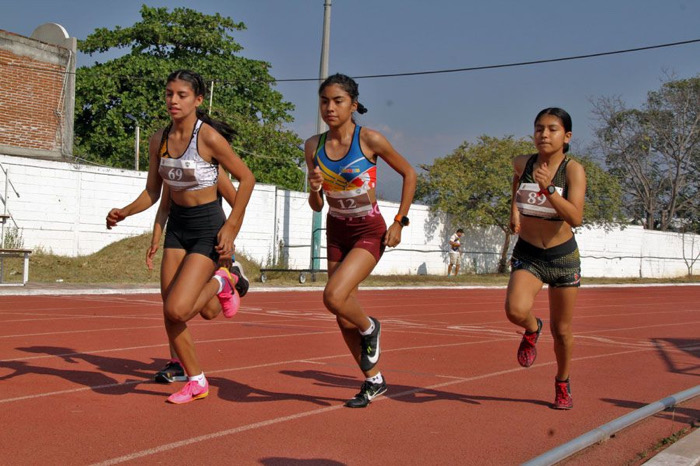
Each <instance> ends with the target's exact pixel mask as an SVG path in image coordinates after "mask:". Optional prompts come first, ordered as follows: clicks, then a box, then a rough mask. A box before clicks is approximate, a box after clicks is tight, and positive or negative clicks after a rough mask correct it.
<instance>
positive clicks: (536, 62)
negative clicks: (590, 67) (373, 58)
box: [2, 39, 700, 84]
mask: <svg viewBox="0 0 700 466" xmlns="http://www.w3.org/2000/svg"><path fill="white" fill-rule="evenodd" d="M698 42H700V39H690V40H683V41H677V42H668V43H665V44H657V45H648V46H644V47H634V48H628V49H622V50H612V51H608V52H596V53H588V54H583V55H573V56H568V57H557V58H545V59H541V60H529V61H519V62H512V63H501V64H496V65H480V66H469V67H463V68H447V69H438V70H424V71H408V72H401V73H382V74H367V75H358V76H352V77H353V78H354V79H375V78H395V77H403V76H422V75H431V74H446V73H464V72H470V71H482V70H493V69H499V68H513V67H518V66H531V65H541V64H546V63H557V62H563V61H573V60H583V59H589V58H597V57H605V56H611V55H620V54H625V53H635V52H642V51H647V50H655V49H662V48H668V47H678V46H682V45H689V44H695V43H698ZM2 65H3V66H9V67H17V68H25V69H31V70H34V71H41V72H47V73H57V74H62V73H67V74H68V73H73V72H69V71H65V72H64V71H59V70H51V69H46V68H38V67H33V66H27V65H22V64H17V63H2ZM111 76H112V77H114V78H125V79H138V80H149V79H152V78H148V77H143V76H128V75H111ZM213 80H214V81H215V82H216V83H220V84H235V83H234V82H232V81H228V80H226V79H213ZM318 80H319V78H318V77H316V78H282V79H275V78H272V80H271V82H278V83H280V82H312V81H318ZM207 81H212V78H211V77H207Z"/></svg>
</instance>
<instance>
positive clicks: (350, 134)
mask: <svg viewBox="0 0 700 466" xmlns="http://www.w3.org/2000/svg"><path fill="white" fill-rule="evenodd" d="M318 94H319V98H320V99H319V100H320V111H321V116H322V117H323V121H325V122H326V124H327V125H328V127H329V130H328V131H327V132H326V133H323V134H317V135H316V136H313V137H311V138H309V139H308V140H307V141H306V144H305V146H304V152H305V155H306V165H307V167H308V170H309V186H310V189H311V191H310V192H309V205H310V206H311V208H312V209H313V210H315V211H316V212H320V211H321V210H322V209H323V205H324V197H325V199H326V200H327V201H328V215H327V216H326V244H327V259H328V283H327V284H326V288H325V290H324V291H323V302H324V304H325V305H326V308H328V310H329V311H330V312H332V313H333V314H335V316H336V320H337V322H338V327H340V331H341V333H342V334H343V339H344V340H345V343H346V345H347V346H348V349H349V350H350V353H351V354H352V355H353V357H354V359H355V361H356V362H357V364H358V365H359V366H360V370H362V372H363V373H364V375H365V381H364V383H363V384H362V387H361V388H360V391H359V393H358V394H357V395H355V397H354V398H352V399H351V400H348V401H347V402H346V403H345V406H348V407H350V408H364V407H365V406H367V405H368V404H369V403H370V402H371V401H372V400H373V399H374V398H376V397H378V396H379V395H381V394H383V393H384V392H386V389H387V388H386V381H385V380H384V377H383V376H382V374H381V372H379V368H378V367H377V362H378V361H379V356H380V354H381V349H380V335H381V324H380V323H379V321H378V320H377V319H375V318H374V317H369V316H367V314H365V312H364V310H363V309H362V307H361V306H360V303H359V302H358V300H357V290H358V287H359V285H360V283H361V282H362V281H363V280H364V279H365V278H367V277H368V276H369V274H370V273H371V272H372V270H373V269H374V267H375V266H376V265H377V262H378V261H379V259H380V257H381V256H382V253H383V252H384V248H385V247H386V246H389V247H394V246H396V245H398V244H399V242H400V241H401V229H402V228H403V227H405V226H407V225H408V223H409V222H408V217H406V215H408V209H409V208H410V206H411V202H413V195H414V192H415V189H416V172H415V170H414V169H413V167H411V165H410V164H409V163H408V162H407V161H406V159H404V158H403V157H402V156H401V154H399V153H398V152H396V150H395V149H394V148H393V147H392V146H391V144H390V143H389V141H387V140H386V138H385V137H384V136H382V135H381V134H380V133H379V132H377V131H374V130H371V129H368V128H363V127H360V126H358V125H357V124H356V123H355V121H354V119H353V117H352V114H353V112H355V111H357V112H358V113H364V112H366V111H367V110H366V109H365V108H364V106H362V104H360V103H359V102H358V101H357V97H358V89H357V83H356V82H355V81H353V80H352V79H351V78H349V77H347V76H345V75H342V74H335V75H333V76H330V77H329V78H328V79H326V80H325V81H324V82H323V84H321V87H320V88H319V91H318ZM378 158H381V159H383V160H384V161H385V162H386V163H388V164H389V166H390V167H392V168H393V169H394V170H396V172H397V173H399V174H400V175H401V176H402V177H403V188H402V191H401V204H400V206H399V213H398V215H397V216H396V217H395V218H394V221H393V223H392V224H391V226H390V227H389V228H388V229H387V227H386V223H385V221H384V218H383V217H382V214H381V212H379V206H378V205H377V198H376V194H375V189H376V185H377V166H376V165H377V159H378Z"/></svg>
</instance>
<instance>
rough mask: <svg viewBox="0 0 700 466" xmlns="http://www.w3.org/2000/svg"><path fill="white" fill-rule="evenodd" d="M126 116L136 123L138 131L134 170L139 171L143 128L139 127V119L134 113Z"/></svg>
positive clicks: (135, 144) (135, 143) (136, 132)
mask: <svg viewBox="0 0 700 466" xmlns="http://www.w3.org/2000/svg"><path fill="white" fill-rule="evenodd" d="M126 117H127V118H128V119H129V120H131V121H133V122H134V124H135V125H136V128H135V129H136V131H135V134H134V136H135V140H134V170H136V171H139V157H140V153H139V152H140V151H139V146H140V144H141V128H140V127H139V120H137V119H136V117H135V116H134V115H132V114H131V113H127V114H126Z"/></svg>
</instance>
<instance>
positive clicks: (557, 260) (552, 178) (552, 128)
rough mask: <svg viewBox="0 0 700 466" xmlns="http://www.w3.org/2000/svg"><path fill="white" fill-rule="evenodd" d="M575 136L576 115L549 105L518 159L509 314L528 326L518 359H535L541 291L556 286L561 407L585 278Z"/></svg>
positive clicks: (565, 405)
mask: <svg viewBox="0 0 700 466" xmlns="http://www.w3.org/2000/svg"><path fill="white" fill-rule="evenodd" d="M570 140H571V117H570V116H569V114H568V113H567V112H566V111H564V110H562V109H560V108H546V109H544V110H542V111H541V112H540V113H538V114H537V117H536V118H535V134H534V142H535V146H536V147H537V153H536V154H532V155H520V156H517V157H515V159H514V160H513V168H514V171H515V174H514V176H513V202H512V207H511V229H512V230H513V232H514V233H517V234H518V235H519V238H518V241H517V243H516V244H515V247H514V249H513V257H512V259H511V275H510V281H509V283H508V291H507V296H506V303H505V308H506V315H507V316H508V320H510V321H511V322H512V323H514V324H516V325H519V326H521V327H523V328H524V329H525V333H524V335H523V338H522V341H521V343H520V347H519V348H518V354H517V356H518V362H519V363H520V365H521V366H523V367H530V366H531V365H532V363H534V362H535V358H536V357H537V348H536V347H535V344H536V343H537V339H538V338H539V336H540V332H542V320H541V319H539V318H538V317H535V316H534V315H533V313H532V306H533V303H534V301H535V296H537V294H538V293H539V291H540V289H541V288H542V285H543V284H544V283H546V284H548V285H549V287H548V289H549V313H550V330H551V332H552V337H553V338H554V353H555V355H556V359H557V374H556V377H555V383H554V388H555V398H554V405H553V407H554V408H556V409H571V408H572V407H573V400H572V398H571V386H570V383H569V370H570V365H571V354H572V349H573V334H572V330H571V321H572V318H573V313H574V303H575V302H576V295H577V294H578V287H579V286H580V283H581V261H580V257H579V251H578V246H577V244H576V239H575V238H574V233H573V231H572V227H577V226H580V225H581V222H582V221H583V203H584V197H585V194H586V174H585V173H584V170H583V166H582V165H581V164H580V163H578V162H576V161H575V160H572V159H570V158H569V157H567V156H566V155H565V154H566V153H567V152H568V150H569V141H570Z"/></svg>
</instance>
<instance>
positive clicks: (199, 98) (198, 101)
mask: <svg viewBox="0 0 700 466" xmlns="http://www.w3.org/2000/svg"><path fill="white" fill-rule="evenodd" d="M202 102H204V96H203V95H198V96H197V97H195V98H194V105H195V106H196V107H199V106H200V105H202Z"/></svg>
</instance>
